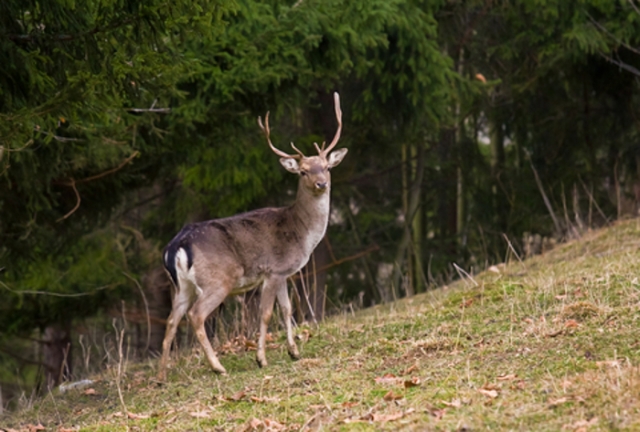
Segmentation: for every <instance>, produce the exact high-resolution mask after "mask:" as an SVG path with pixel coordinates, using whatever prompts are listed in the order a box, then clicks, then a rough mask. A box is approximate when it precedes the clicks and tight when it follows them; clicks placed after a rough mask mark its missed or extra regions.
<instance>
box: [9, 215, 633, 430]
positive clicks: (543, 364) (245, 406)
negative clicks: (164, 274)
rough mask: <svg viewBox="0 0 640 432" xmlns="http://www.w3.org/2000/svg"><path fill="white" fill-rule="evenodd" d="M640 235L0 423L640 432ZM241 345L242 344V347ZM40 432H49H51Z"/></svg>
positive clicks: (610, 234) (126, 378)
mask: <svg viewBox="0 0 640 432" xmlns="http://www.w3.org/2000/svg"><path fill="white" fill-rule="evenodd" d="M639 318H640V220H630V221H625V222H620V223H617V224H616V225H615V226H613V227H610V228H607V229H603V230H598V231H594V232H592V233H589V234H587V235H585V236H584V237H583V238H582V239H581V240H579V241H575V242H571V243H567V244H562V245H560V246H558V247H557V248H556V249H554V250H553V251H551V252H548V253H547V254H545V255H542V256H538V257H535V258H532V259H529V260H526V261H523V262H520V261H518V260H513V261H512V262H510V263H509V264H508V265H500V266H496V267H492V268H491V269H489V270H488V271H486V272H484V273H482V274H480V275H477V276H468V277H465V279H464V280H462V281H460V282H458V283H456V284H454V285H452V286H450V287H445V288H442V289H439V290H436V291H433V292H430V293H427V294H423V295H418V296H415V297H413V298H410V299H405V300H402V301H399V302H396V303H393V304H389V305H381V306H377V307H374V308H371V309H367V310H363V311H360V312H358V313H351V312H349V313H345V314H343V315H341V316H336V317H333V318H331V319H329V320H328V321H326V322H325V323H323V324H322V325H321V326H319V327H318V328H314V327H302V328H299V329H298V335H299V338H300V339H301V340H300V341H299V345H300V348H301V353H302V357H303V358H302V360H300V361H298V362H291V361H290V360H289V359H288V357H287V354H286V347H285V344H284V343H283V342H284V339H283V334H281V333H278V334H277V335H276V338H275V340H274V341H273V342H272V343H271V345H272V347H271V349H270V350H269V351H268V352H267V357H268V359H269V361H270V363H271V364H270V366H269V367H268V368H266V369H262V370H261V369H258V368H257V366H256V365H255V362H254V360H253V357H254V353H253V352H251V351H250V348H251V347H252V346H253V345H252V344H251V343H237V344H235V345H234V344H229V345H228V346H227V348H229V349H231V348H234V347H235V348H237V350H236V351H238V352H235V353H228V354H225V355H222V356H221V361H222V362H223V364H224V365H225V367H226V368H227V370H228V371H229V375H228V376H222V377H221V376H216V375H214V374H213V373H212V372H211V370H210V369H209V366H208V365H207V362H206V359H205V357H204V356H203V355H202V354H201V353H200V352H199V351H198V350H197V349H194V351H193V352H192V353H191V354H188V353H187V352H183V353H182V355H181V356H179V357H174V362H173V365H172V369H171V372H170V374H169V379H168V382H167V383H165V384H163V385H159V384H158V383H156V382H155V381H154V379H153V376H154V372H155V362H154V361H149V362H147V363H144V364H133V363H128V364H120V366H122V369H120V371H119V368H118V367H117V366H118V365H115V366H114V367H112V368H111V370H109V371H107V372H105V373H104V374H103V375H101V376H99V377H95V379H96V382H95V383H94V384H93V385H92V386H91V387H89V388H84V389H81V390H70V391H68V392H66V393H64V394H60V393H59V392H58V391H57V390H56V391H54V392H51V393H50V394H49V395H47V396H46V397H43V398H42V399H41V400H38V401H36V402H35V403H34V404H33V406H32V407H31V408H29V409H23V410H22V411H20V412H18V413H13V414H11V415H5V417H4V418H2V417H0V424H2V425H4V426H3V427H4V428H5V429H7V430H13V429H15V430H38V429H40V428H41V427H43V428H46V430H52V431H67V430H89V431H112V430H176V431H184V430H247V431H251V430H272V431H280V430H398V429H402V430H537V431H540V430H550V431H559V430H569V431H587V430H589V431H591V430H593V431H597V430H611V429H614V430H640V369H639V364H640V333H639V332H638V324H639V323H638V319H639ZM236 342H238V341H236ZM239 342H242V341H239ZM42 430H44V429H42Z"/></svg>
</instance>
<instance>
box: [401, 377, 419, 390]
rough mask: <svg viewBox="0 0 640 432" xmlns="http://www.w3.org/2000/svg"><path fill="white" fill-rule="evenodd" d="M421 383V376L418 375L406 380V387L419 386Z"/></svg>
mask: <svg viewBox="0 0 640 432" xmlns="http://www.w3.org/2000/svg"><path fill="white" fill-rule="evenodd" d="M420 384H421V382H420V378H418V377H413V378H411V379H410V380H405V381H404V388H411V387H417V386H419V385H420Z"/></svg>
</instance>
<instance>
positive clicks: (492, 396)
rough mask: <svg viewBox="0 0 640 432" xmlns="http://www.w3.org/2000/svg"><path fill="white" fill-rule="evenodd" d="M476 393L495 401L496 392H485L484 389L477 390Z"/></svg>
mask: <svg viewBox="0 0 640 432" xmlns="http://www.w3.org/2000/svg"><path fill="white" fill-rule="evenodd" d="M478 391H479V392H480V393H482V394H483V395H485V396H487V397H490V398H491V399H495V398H497V397H498V391H497V390H487V389H484V388H481V389H478Z"/></svg>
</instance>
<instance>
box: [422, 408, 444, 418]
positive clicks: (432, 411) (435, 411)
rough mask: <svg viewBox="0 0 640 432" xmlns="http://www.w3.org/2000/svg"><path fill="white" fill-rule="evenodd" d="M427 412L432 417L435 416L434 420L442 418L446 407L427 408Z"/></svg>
mask: <svg viewBox="0 0 640 432" xmlns="http://www.w3.org/2000/svg"><path fill="white" fill-rule="evenodd" d="M427 412H428V413H429V414H431V415H432V416H433V417H435V419H436V420H442V418H443V417H444V415H445V414H446V412H447V409H446V408H442V409H436V408H431V409H427Z"/></svg>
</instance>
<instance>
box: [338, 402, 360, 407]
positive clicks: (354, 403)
mask: <svg viewBox="0 0 640 432" xmlns="http://www.w3.org/2000/svg"><path fill="white" fill-rule="evenodd" d="M356 405H359V403H358V402H349V401H347V402H342V406H343V407H344V408H352V407H354V406H356Z"/></svg>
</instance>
